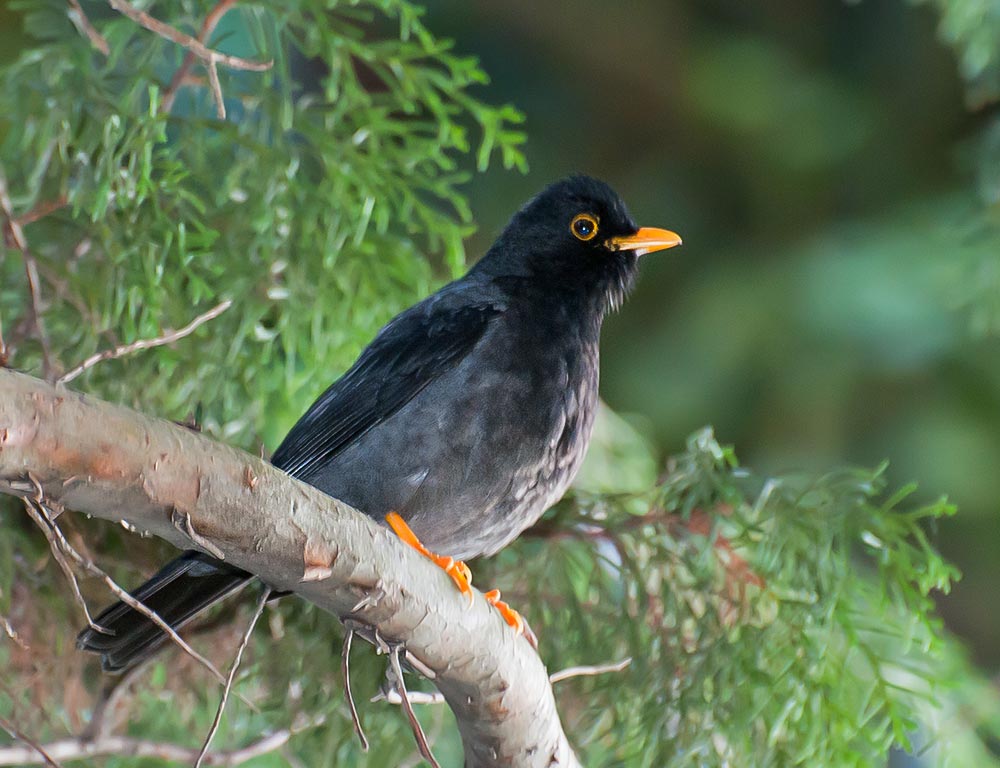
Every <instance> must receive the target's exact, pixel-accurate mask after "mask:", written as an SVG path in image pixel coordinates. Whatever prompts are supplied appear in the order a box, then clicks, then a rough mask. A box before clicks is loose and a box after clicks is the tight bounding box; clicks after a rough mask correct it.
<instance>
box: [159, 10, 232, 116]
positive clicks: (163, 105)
mask: <svg viewBox="0 0 1000 768" xmlns="http://www.w3.org/2000/svg"><path fill="white" fill-rule="evenodd" d="M236 1H237V0H219V2H217V3H216V4H215V6H214V7H213V8H212V10H211V11H209V12H208V15H207V16H205V20H204V21H203V22H202V23H201V31H200V32H199V33H198V42H200V43H208V38H209V37H210V36H211V34H212V33H213V32H214V31H215V27H216V26H217V25H218V23H219V21H220V20H221V19H222V17H223V16H225V15H226V12H227V11H228V10H229V9H230V8H232V7H233V6H234V5H236ZM196 58H197V56H195V53H194V51H191V50H189V51H188V52H187V53H186V54H184V61H182V62H181V65H180V67H178V69H177V71H176V72H174V76H173V77H172V78H171V79H170V85H168V86H167V87H166V89H165V90H164V91H163V98H162V99H161V100H160V112H161V113H163V114H166V113H168V112H170V110H171V109H172V108H173V106H174V99H175V98H177V92H178V91H179V90H180V88H181V86H182V85H185V84H186V83H188V82H189V80H188V75H189V74H190V73H191V67H192V66H194V61H195V59H196Z"/></svg>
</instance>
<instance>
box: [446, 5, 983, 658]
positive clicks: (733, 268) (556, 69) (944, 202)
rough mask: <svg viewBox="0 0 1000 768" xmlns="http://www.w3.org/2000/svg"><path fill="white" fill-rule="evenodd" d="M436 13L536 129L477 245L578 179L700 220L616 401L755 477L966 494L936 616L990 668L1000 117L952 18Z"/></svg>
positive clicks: (862, 8) (906, 10) (651, 290)
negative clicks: (956, 45)
mask: <svg viewBox="0 0 1000 768" xmlns="http://www.w3.org/2000/svg"><path fill="white" fill-rule="evenodd" d="M953 5H960V4H953ZM969 5H971V4H969ZM978 6H979V7H980V12H981V13H987V11H985V10H984V9H986V8H987V7H988V6H989V4H985V5H983V4H978ZM994 13H997V14H1000V11H997V10H996V9H995V10H994ZM427 21H428V24H429V26H430V27H431V28H432V29H435V30H437V31H438V32H439V33H440V34H443V35H446V36H448V37H452V38H454V39H456V40H458V41H460V46H459V48H460V50H461V51H462V52H471V53H474V54H475V55H477V56H479V57H480V58H481V61H482V65H483V68H484V69H485V71H486V72H488V73H490V75H491V77H492V79H493V81H492V83H491V85H490V86H489V88H488V89H487V91H488V93H489V94H490V95H489V98H490V99H492V100H493V101H494V102H500V101H510V102H512V103H514V104H516V105H517V106H518V107H519V108H520V109H522V110H523V111H524V113H525V114H526V117H527V122H526V125H525V129H526V131H527V134H528V144H527V147H526V151H527V155H528V160H529V163H530V173H529V175H528V176H527V178H525V177H521V176H520V175H518V174H516V173H509V172H504V171H502V170H498V169H497V170H491V171H490V172H489V173H488V174H486V175H485V176H477V177H476V178H475V179H474V181H473V184H472V188H471V193H470V197H471V201H472V207H473V211H474V213H475V216H476V219H477V222H478V224H479V232H478V234H477V235H476V236H475V238H474V240H473V241H472V242H471V243H469V244H468V252H469V254H470V257H475V255H476V254H479V253H481V252H482V251H483V249H485V248H486V247H487V246H488V244H489V243H490V242H491V240H492V239H493V237H494V236H495V234H496V232H497V231H498V230H499V228H500V227H502V226H503V224H504V223H505V221H506V219H507V217H508V216H509V215H510V212H511V210H513V209H514V208H516V207H517V206H518V205H519V204H521V202H523V200H524V199H525V198H526V197H527V196H528V195H529V194H531V193H533V192H534V191H536V190H537V189H538V188H539V187H541V186H542V185H544V184H545V183H547V182H548V181H549V180H551V179H554V178H556V177H558V176H561V175H563V174H566V173H570V172H574V171H584V172H588V173H592V174H595V175H598V176H601V177H603V178H605V179H606V180H607V181H609V182H610V183H612V184H613V186H615V187H616V188H617V189H618V190H619V191H620V192H621V193H622V195H623V196H624V197H625V199H626V200H627V201H628V202H629V204H630V206H631V208H632V213H633V215H634V216H635V218H636V219H637V221H638V222H639V223H640V224H643V225H649V226H663V227H668V228H671V229H674V230H676V231H678V232H680V233H681V234H682V235H683V237H684V247H683V248H682V249H677V250H674V251H670V252H668V253H666V254H658V255H656V256H653V257H650V258H649V259H648V261H647V262H646V263H645V265H644V268H643V274H642V277H641V280H640V282H639V285H638V289H637V290H636V292H635V294H634V296H633V298H632V300H631V301H630V302H629V303H628V304H627V305H626V307H625V308H624V310H623V311H622V312H621V313H620V314H619V315H618V316H616V317H613V318H611V320H610V321H609V322H608V323H607V325H606V330H605V337H604V342H603V345H602V358H603V360H602V376H603V379H602V390H603V396H604V398H605V399H606V400H607V402H608V403H609V404H610V405H611V406H612V407H613V408H614V409H615V410H617V411H618V412H620V413H622V414H625V415H626V416H628V417H629V419H630V421H631V422H632V423H633V424H634V425H635V426H637V427H638V428H639V429H640V430H641V431H642V432H644V433H645V434H646V435H648V436H649V437H650V438H651V439H652V440H653V441H654V443H655V445H656V446H657V447H658V449H659V450H660V451H661V452H662V454H664V455H666V454H667V453H670V452H676V451H678V450H680V449H681V448H682V446H683V443H684V439H685V437H686V436H687V435H688V434H689V433H690V432H691V431H692V430H694V429H696V428H698V427H700V426H703V425H705V424H713V425H714V426H715V430H716V434H717V436H718V437H719V439H720V441H722V442H725V443H731V444H733V445H735V447H736V452H737V455H738V456H740V458H741V460H742V461H743V462H744V463H745V464H748V465H751V466H752V467H753V468H754V469H755V470H757V471H760V472H787V471H794V470H797V469H810V470H820V471H823V470H827V469H831V468H833V467H835V466H839V465H842V464H845V463H846V464H854V465H865V466H874V465H877V464H878V463H879V462H881V461H883V460H885V459H888V460H889V461H890V467H889V478H890V487H892V486H895V485H900V484H904V483H907V482H909V481H912V480H918V481H919V483H920V486H919V490H918V495H919V497H921V498H925V499H931V498H935V497H938V496H940V495H942V494H947V496H948V497H949V498H950V499H951V500H952V501H953V502H955V503H956V504H957V505H958V507H959V514H958V515H957V516H956V517H954V518H951V519H949V520H948V521H947V522H946V523H944V524H942V525H941V527H940V529H939V530H936V531H934V532H933V538H934V540H935V541H936V542H937V544H938V545H939V546H940V548H941V549H942V550H943V552H944V554H945V555H946V556H947V557H948V558H950V559H951V560H952V561H953V562H955V563H957V564H958V565H959V567H960V568H961V570H962V572H963V574H964V575H963V578H962V580H961V581H960V582H959V584H958V585H957V586H956V587H955V588H954V590H953V592H952V593H951V594H950V595H948V596H945V597H943V598H942V599H941V601H940V605H941V610H942V612H943V613H944V615H945V617H946V619H947V622H948V624H949V625H950V627H951V628H952V629H953V630H954V631H955V632H956V633H958V634H959V635H960V636H961V637H962V638H964V640H965V641H966V642H967V643H968V645H969V647H970V648H971V650H972V651H973V654H974V656H975V658H976V660H977V661H978V662H979V663H980V664H982V665H984V666H985V667H986V668H987V669H988V670H993V669H996V668H997V666H998V665H1000V611H998V610H996V600H995V594H996V588H997V584H998V583H1000V556H998V553H1000V525H998V519H1000V510H998V501H997V500H998V499H1000V471H998V467H1000V430H998V428H997V426H998V424H1000V341H998V337H997V334H996V333H995V330H996V324H995V317H994V315H993V309H992V308H993V307H995V306H996V304H997V301H998V298H1000V293H998V292H997V288H998V282H997V281H998V280H1000V276H997V275H996V274H995V272H996V270H997V269H1000V263H998V261H997V254H998V253H1000V237H998V236H997V232H996V228H995V226H994V223H993V222H991V221H990V218H989V217H990V216H991V215H993V216H995V215H996V213H997V207H996V200H997V197H996V193H997V191H998V189H1000V186H998V181H1000V151H998V149H997V145H1000V132H998V131H997V130H996V127H1000V126H994V129H993V130H992V132H991V130H990V128H991V120H993V119H995V116H996V110H995V108H994V107H991V106H988V105H986V104H983V103H981V102H982V101H984V99H983V98H982V97H981V95H980V93H977V92H976V91H975V90H972V91H970V89H969V87H968V83H967V82H966V81H965V80H963V77H962V69H961V68H962V66H963V65H968V62H967V61H966V62H963V61H960V56H959V53H958V52H956V51H955V50H953V49H952V48H950V47H949V46H948V45H947V44H946V43H945V42H943V41H942V40H941V39H940V28H941V23H942V20H941V17H940V15H939V14H938V12H937V11H936V10H935V9H934V8H932V7H931V6H929V5H920V6H914V5H912V4H909V3H905V2H897V1H892V2H889V1H886V0H872V1H871V2H861V3H856V4H854V3H850V4H849V3H844V2H839V1H837V0H767V1H766V2H755V3H746V2H741V1H733V2H729V1H726V0H678V1H676V2H670V3H662V2H622V3H604V2H598V1H597V0H583V1H582V2H576V3H572V4H570V3H533V2H528V1H527V0H508V2H505V3H487V2H466V1H465V0H454V1H451V0H437V1H436V2H431V3H429V4H428V19H427ZM968 22H969V23H972V24H976V23H978V22H976V20H975V19H974V18H970V19H968ZM983 23H984V24H985V19H984V20H983ZM995 43H996V44H995V46H994V48H993V52H994V55H995V53H996V52H997V51H1000V40H997V41H995ZM981 91H982V88H981ZM991 149H992V154H991ZM990 206H992V212H991V211H990Z"/></svg>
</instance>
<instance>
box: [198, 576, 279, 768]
mask: <svg viewBox="0 0 1000 768" xmlns="http://www.w3.org/2000/svg"><path fill="white" fill-rule="evenodd" d="M270 596H271V590H270V589H267V588H266V587H265V588H264V590H263V591H262V592H261V593H260V599H259V600H258V601H257V608H256V610H254V613H253V616H252V617H251V618H250V623H249V624H248V625H247V631H246V632H244V633H243V639H242V640H241V641H240V647H239V648H237V649H236V658H235V659H233V665H232V666H231V667H230V668H229V677H227V678H226V687H225V688H223V689H222V698H221V699H220V700H219V708H218V709H217V710H216V711H215V719H214V720H213V721H212V727H211V728H209V729H208V735H207V736H205V743H204V744H202V745H201V751H200V752H199V753H198V757H197V759H195V761H194V768H201V764H202V761H203V760H204V759H205V756H206V755H207V754H208V748H209V747H210V746H211V745H212V739H214V738H215V734H216V732H217V731H218V730H219V724H220V723H222V713H223V712H224V711H225V709H226V702H227V701H228V700H229V692H230V691H231V690H232V688H233V680H235V679H236V671H237V670H238V669H239V668H240V662H241V661H243V652H244V651H245V650H246V648H247V644H248V643H249V642H250V635H251V634H253V629H254V627H256V626H257V621H258V620H259V619H260V617H261V614H263V613H264V607H265V606H266V605H267V600H268V598H269V597H270Z"/></svg>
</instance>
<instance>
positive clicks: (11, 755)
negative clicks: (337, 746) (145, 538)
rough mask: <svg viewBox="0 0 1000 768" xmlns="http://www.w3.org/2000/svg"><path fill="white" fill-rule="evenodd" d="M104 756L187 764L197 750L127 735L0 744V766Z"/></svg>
mask: <svg viewBox="0 0 1000 768" xmlns="http://www.w3.org/2000/svg"><path fill="white" fill-rule="evenodd" d="M317 724H318V723H309V724H306V725H304V726H301V727H293V728H283V729H282V730H280V731H275V732H274V733H272V734H269V735H267V736H264V737H262V738H260V739H258V740H257V741H255V742H253V743H252V744H250V745H248V746H246V747H242V748H241V749H234V750H231V751H228V752H213V753H212V754H210V755H207V756H206V757H205V761H204V764H205V765H218V766H236V765H241V764H242V763H245V762H247V761H248V760H251V759H253V758H255V757H259V756H260V755H265V754H267V753H268V752H274V751H275V750H277V749H281V747H283V746H284V745H285V744H287V743H288V740H289V739H290V738H291V737H292V736H294V735H295V734H296V733H298V732H300V731H302V730H305V728H309V727H312V726H314V725H317ZM43 755H44V757H43ZM104 755H115V756H121V757H146V758H153V759H158V760H169V761H171V762H176V763H190V762H192V761H193V760H194V759H195V758H196V757H197V756H198V749H197V748H194V747H182V746H180V745H179V744H170V743H166V742H157V741H146V740H145V739H134V738H130V737H128V736H109V735H102V736H98V737H97V738H94V739H87V738H83V737H80V738H70V739H60V740H59V741H53V742H51V743H49V744H45V745H41V744H35V743H34V742H32V743H31V744H29V745H28V746H24V747H18V746H12V747H0V766H5V765H14V766H26V765H50V766H51V765H54V766H56V768H59V763H57V762H55V761H56V760H65V761H69V760H82V759H84V758H88V757H101V756H104Z"/></svg>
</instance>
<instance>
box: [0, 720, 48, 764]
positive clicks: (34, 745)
mask: <svg viewBox="0 0 1000 768" xmlns="http://www.w3.org/2000/svg"><path fill="white" fill-rule="evenodd" d="M0 728H3V729H4V730H5V731H7V733H9V734H10V735H11V738H14V739H17V740H18V741H23V742H24V743H25V744H27V745H28V747H29V749H30V750H31V751H32V752H33V753H35V755H36V760H35V762H38V759H37V758H38V757H41V759H42V761H43V762H44V763H45V764H46V765H48V766H50V768H62V766H61V765H59V763H57V762H56V761H55V760H54V759H53V757H52V755H50V754H49V751H48V750H47V749H46V748H45V747H43V746H42V745H41V744H39V743H38V742H37V741H35V740H34V739H33V738H31V737H30V736H28V735H27V734H26V733H24V732H22V731H21V730H20V729H19V728H18V727H17V726H16V725H14V724H13V723H12V722H10V720H8V719H7V718H5V717H0Z"/></svg>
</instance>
